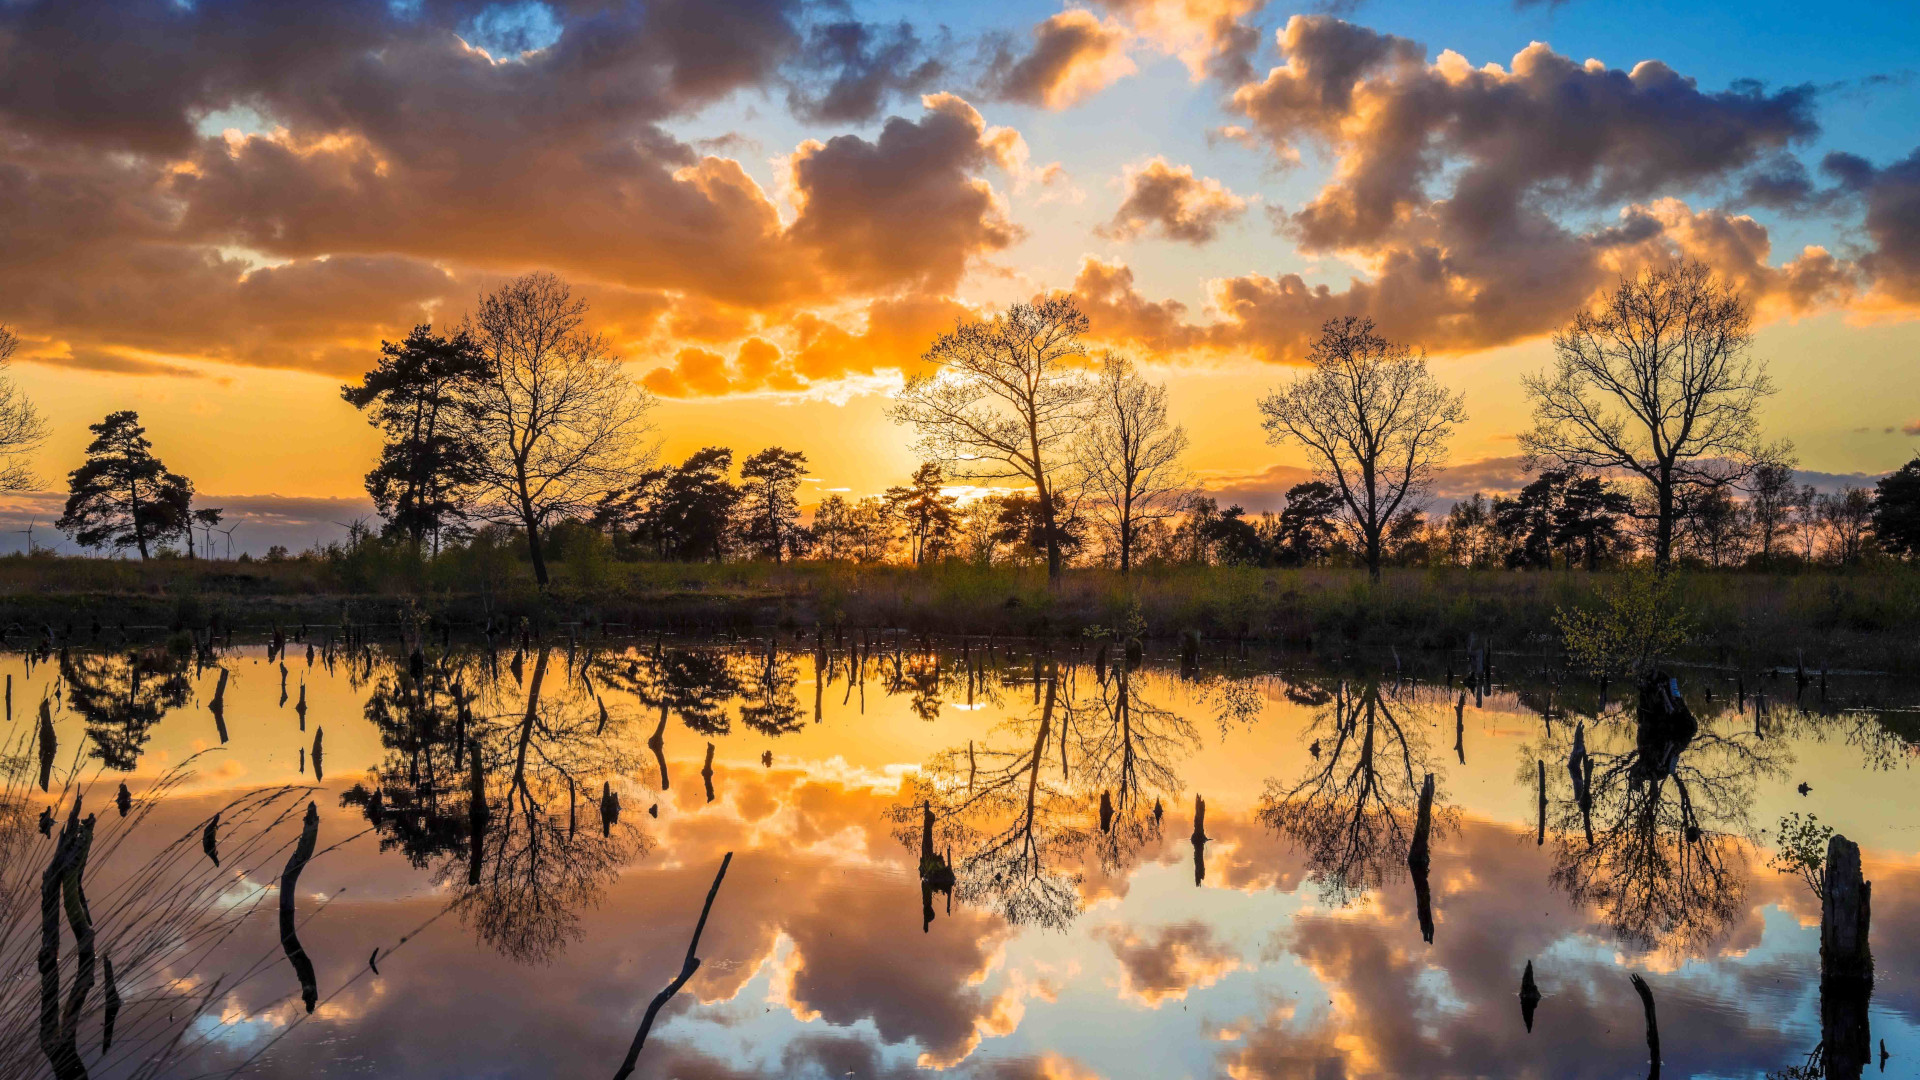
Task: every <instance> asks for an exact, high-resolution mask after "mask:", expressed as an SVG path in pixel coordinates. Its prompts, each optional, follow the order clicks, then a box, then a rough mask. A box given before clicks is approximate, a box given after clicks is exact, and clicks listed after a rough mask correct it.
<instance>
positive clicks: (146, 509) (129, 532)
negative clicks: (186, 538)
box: [55, 410, 193, 559]
mask: <svg viewBox="0 0 1920 1080" xmlns="http://www.w3.org/2000/svg"><path fill="white" fill-rule="evenodd" d="M88 430H90V431H92V432H93V434H94V439H93V441H92V442H91V443H88V444H87V460H86V463H85V464H83V465H81V466H80V467H79V468H77V469H75V470H73V472H72V473H70V474H69V475H68V483H67V488H68V495H67V506H66V510H65V512H64V513H62V514H61V515H60V520H59V521H58V522H56V523H55V524H56V525H57V526H58V528H59V529H60V530H61V531H62V532H65V533H66V534H67V535H69V536H71V537H73V539H74V542H75V543H78V544H80V545H81V546H82V547H116V548H124V547H131V548H134V549H136V550H138V551H139V552H140V557H141V558H142V559H144V558H146V557H147V556H148V554H149V553H150V549H151V548H152V547H153V546H154V545H155V544H159V543H162V542H165V541H167V540H170V539H172V538H174V537H176V536H179V535H180V534H181V533H183V532H185V531H186V529H187V527H188V525H187V523H188V521H189V520H190V518H189V515H190V514H191V513H192V505H193V484H192V483H191V482H190V481H188V480H187V478H186V477H184V476H178V475H175V474H174V473H171V472H168V471H167V467H166V466H165V465H163V464H161V463H160V459H159V458H157V457H154V456H153V444H152V443H150V442H148V441H147V429H146V428H143V427H141V426H140V414H138V413H136V412H132V411H130V410H129V411H122V412H116V413H109V414H108V415H107V418H106V419H105V420H102V421H101V422H99V423H98V424H92V425H89V426H88Z"/></svg>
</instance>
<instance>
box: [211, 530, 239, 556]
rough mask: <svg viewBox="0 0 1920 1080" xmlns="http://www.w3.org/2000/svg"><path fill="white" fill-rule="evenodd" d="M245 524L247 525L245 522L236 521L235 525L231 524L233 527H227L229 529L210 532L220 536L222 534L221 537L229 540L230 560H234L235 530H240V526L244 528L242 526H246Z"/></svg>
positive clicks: (228, 551)
mask: <svg viewBox="0 0 1920 1080" xmlns="http://www.w3.org/2000/svg"><path fill="white" fill-rule="evenodd" d="M245 524H246V522H244V521H236V522H234V523H233V524H231V525H229V526H227V527H226V528H224V529H212V530H209V531H211V532H217V533H219V534H220V535H221V536H224V537H226V538H227V558H228V559H232V558H233V530H235V529H237V528H239V527H240V526H242V525H245Z"/></svg>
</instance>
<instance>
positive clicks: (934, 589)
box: [0, 549, 1920, 671]
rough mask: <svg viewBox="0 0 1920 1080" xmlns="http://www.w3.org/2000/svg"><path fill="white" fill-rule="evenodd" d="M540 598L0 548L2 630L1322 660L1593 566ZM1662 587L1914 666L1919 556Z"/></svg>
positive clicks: (1458, 619) (497, 560) (1000, 577)
mask: <svg viewBox="0 0 1920 1080" xmlns="http://www.w3.org/2000/svg"><path fill="white" fill-rule="evenodd" d="M553 576H554V582H553V585H552V587H551V588H550V589H548V590H547V591H546V592H545V593H544V594H543V593H541V592H540V591H539V590H537V589H535V588H534V586H533V582H532V578H531V575H530V574H529V572H528V571H527V568H526V565H525V563H524V562H523V561H521V560H520V559H518V558H517V553H514V552H511V551H509V550H504V549H495V550H485V549H483V550H479V551H473V550H468V551H462V552H460V553H458V554H457V555H454V556H448V557H445V558H442V559H440V560H436V561H434V562H433V563H432V564H431V565H425V566H423V565H421V564H419V563H416V562H414V561H412V560H411V559H407V558H404V557H402V556H399V555H396V554H394V553H393V552H391V551H390V550H388V551H381V550H375V551H374V552H372V553H371V554H368V555H363V554H361V553H357V552H356V553H354V554H350V555H345V556H338V557H334V558H302V559H294V560H289V561H285V562H278V563H268V562H258V561H256V562H227V561H204V560H203V561H198V562H190V561H186V560H180V559H165V560H153V561H150V562H146V563H141V562H138V561H131V560H106V559H83V558H64V557H47V556H36V557H34V558H24V557H10V558H0V623H10V624H14V625H17V626H22V627H26V628H29V629H36V630H37V629H38V628H39V626H40V625H41V624H43V623H44V624H48V625H52V626H55V627H59V626H62V625H65V624H68V623H71V624H75V625H85V624H87V623H88V622H90V621H91V619H93V618H95V617H97V618H99V619H100V621H101V622H102V623H103V624H105V625H107V626H115V625H117V624H119V623H121V622H125V623H128V624H129V625H139V626H148V627H153V626H162V627H168V628H178V627H181V626H196V627H197V626H203V625H205V624H206V622H207V620H208V619H210V618H218V619H220V620H221V621H222V622H223V623H226V624H236V625H239V626H242V627H255V628H264V627H266V626H268V625H270V624H272V623H275V622H278V623H282V624H285V623H290V622H299V621H305V622H313V623H323V622H334V621H338V620H339V619H340V618H341V617H342V616H343V615H344V616H346V617H349V618H352V619H354V620H356V621H362V622H383V621H391V620H393V619H395V618H396V617H398V615H399V614H400V613H401V612H402V611H404V610H418V611H424V612H427V613H430V614H435V615H440V616H444V617H445V618H447V619H449V620H451V621H453V622H454V623H455V624H456V625H458V624H469V623H470V624H478V623H480V622H481V621H483V620H485V619H486V618H488V617H490V616H491V617H495V618H496V619H498V618H501V617H505V618H518V617H521V616H528V617H532V618H536V619H540V620H542V621H546V622H558V621H573V620H586V621H590V622H595V623H617V624H623V625H626V626H630V627H640V628H655V627H660V628H677V629H688V630H699V629H705V630H713V629H722V628H726V627H737V628H743V627H746V626H750V625H761V626H765V625H784V626H790V627H803V628H805V627H813V626H815V625H827V626H832V625H834V624H836V623H838V624H839V625H842V626H845V627H848V628H859V627H881V626H886V627H902V628H906V629H910V630H913V631H916V632H927V633H965V634H986V633H993V634H1000V635H1030V634H1045V635H1056V636H1069V635H1077V634H1079V633H1080V632H1081V631H1082V630H1083V629H1084V628H1085V627H1087V626H1090V625H1096V624H1098V625H1116V624H1118V623H1120V622H1122V621H1123V620H1124V619H1125V617H1126V615H1127V613H1128V612H1129V611H1130V610H1131V609H1132V608H1133V607H1134V605H1136V604H1137V605H1138V610H1139V612H1140V614H1141V616H1142V617H1143V618H1144V619H1145V621H1146V625H1147V628H1148V632H1149V633H1150V634H1152V635H1155V636H1160V637H1173V636H1175V635H1178V634H1180V633H1183V632H1187V631H1198V632H1200V633H1201V634H1203V635H1205V636H1207V637H1209V638H1213V639H1224V640H1245V641H1261V642H1275V643H1281V644H1286V645H1291V646H1296V647H1302V648H1313V649H1316V650H1320V651H1334V652H1337V651H1343V650H1346V649H1349V648H1359V647H1385V646H1388V645H1392V646H1396V647H1399V648H1402V649H1416V650H1417V649H1435V648H1453V647H1459V646H1463V645H1464V644H1465V643H1466V642H1467V641H1468V639H1469V638H1470V637H1471V636H1474V635H1478V636H1479V637H1481V638H1483V639H1489V638H1490V639H1491V640H1492V641H1493V642H1494V645H1495V647H1496V648H1498V649H1500V650H1503V651H1509V650H1517V651H1552V650H1555V649H1557V648H1558V639H1557V634H1556V632H1555V630H1554V625H1553V614H1554V611H1555V610H1556V609H1557V608H1560V607H1577V606H1584V605H1589V604H1591V603H1593V600H1594V591H1595V588H1596V585H1597V583H1598V582H1600V581H1601V580H1604V579H1605V578H1606V577H1607V576H1608V572H1605V571H1602V572H1599V573H1596V574H1589V573H1586V572H1584V571H1536V572H1514V571H1471V570H1460V569H1451V568H1437V569H1394V570H1388V571H1386V572H1385V574H1384V575H1383V577H1382V580H1381V581H1380V582H1379V584H1377V585H1374V584H1370V583H1369V582H1368V581H1367V580H1366V575H1365V574H1364V572H1362V571H1359V570H1351V569H1334V568H1309V569H1300V570H1283V569H1257V568H1247V567H1198V566H1180V567H1158V568H1152V569H1145V570H1139V571H1136V572H1135V573H1134V574H1133V575H1131V576H1125V577H1123V576H1122V575H1120V574H1119V573H1117V572H1115V571H1111V570H1100V569H1080V570H1071V571H1069V572H1068V573H1067V574H1066V575H1065V576H1064V577H1063V579H1062V580H1061V581H1060V582H1059V583H1058V585H1057V586H1055V587H1052V588H1049V586H1048V584H1047V580H1046V575H1045V573H1044V572H1043V571H1042V570H1040V569H1038V568H1024V567H977V566H970V565H962V564H943V565H940V566H933V567H926V568H920V569H915V568H911V567H900V566H870V567H857V566H850V565H845V564H828V563H797V564H793V563H790V564H786V565H778V566H776V565H773V564H770V563H754V562H738V563H721V564H681V563H651V562H620V561H616V560H613V559H610V558H607V557H606V556H605V553H604V552H587V553H585V554H584V555H579V554H568V553H562V556H561V557H560V558H558V559H556V560H555V563H554V566H553ZM1678 580H1679V587H1678V590H1677V595H1678V597H1679V600H1680V602H1681V603H1682V604H1683V605H1684V606H1685V607H1686V609H1687V610H1688V612H1689V613H1690V614H1691V616H1692V620H1693V624H1694V626H1695V627H1696V628H1697V634H1696V636H1695V640H1694V643H1693V646H1692V648H1693V651H1695V652H1696V653H1698V654H1699V655H1700V658H1701V659H1706V660H1712V661H1717V662H1738V663H1742V664H1791V663H1794V662H1795V661H1796V660H1798V659H1799V658H1800V657H1802V656H1804V658H1805V661H1806V663H1807V664H1808V665H1809V666H1810V667H1818V666H1822V665H1826V666H1831V667H1835V668H1842V667H1855V668H1858V667H1874V668H1879V669H1883V670H1896V671H1916V670H1920V568H1915V567H1911V566H1904V565H1898V564H1886V565H1880V566H1876V567H1872V568H1866V569H1859V570H1849V571H1840V570H1833V571H1808V572H1802V573H1797V574H1762V573H1751V572H1711V573H1709V572H1684V573H1682V574H1681V575H1680V577H1679V579H1678Z"/></svg>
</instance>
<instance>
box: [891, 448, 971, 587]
mask: <svg viewBox="0 0 1920 1080" xmlns="http://www.w3.org/2000/svg"><path fill="white" fill-rule="evenodd" d="M945 480H946V477H945V476H943V475H942V474H941V472H940V464H939V462H935V461H929V462H926V463H925V464H923V465H921V466H920V467H919V468H918V469H916V470H914V473H913V479H912V480H910V481H908V482H907V483H906V484H905V485H904V486H900V487H890V488H888V489H887V495H886V499H887V509H888V510H890V511H892V512H893V514H894V516H895V517H898V518H899V519H900V521H901V523H902V524H904V525H905V526H906V530H907V554H908V557H909V558H911V559H912V560H913V565H915V566H920V565H922V564H924V563H927V562H931V561H933V560H935V559H938V558H940V557H941V556H942V555H944V554H946V552H947V549H948V548H949V547H951V546H952V544H953V530H954V524H955V516H954V509H953V508H954V503H955V501H956V500H955V499H954V497H953V496H951V495H942V494H941V493H940V486H941V484H943V483H944V482H945Z"/></svg>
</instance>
